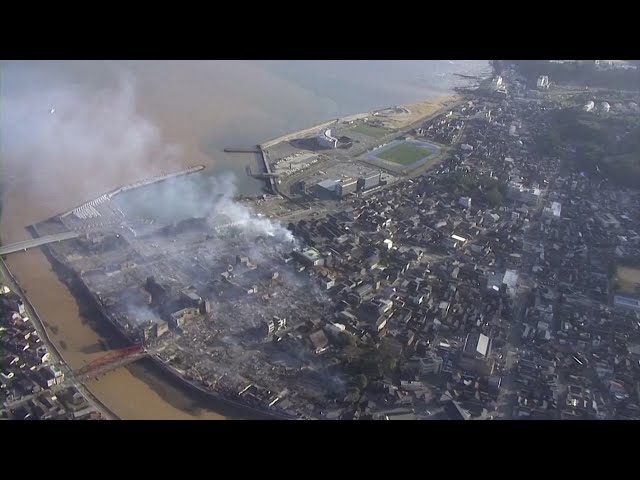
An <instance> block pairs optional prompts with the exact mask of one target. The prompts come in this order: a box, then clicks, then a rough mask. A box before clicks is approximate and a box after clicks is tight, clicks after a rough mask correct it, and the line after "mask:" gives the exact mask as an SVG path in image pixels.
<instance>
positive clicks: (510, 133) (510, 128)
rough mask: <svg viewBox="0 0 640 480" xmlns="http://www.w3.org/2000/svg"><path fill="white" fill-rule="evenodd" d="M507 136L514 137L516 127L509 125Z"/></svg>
mask: <svg viewBox="0 0 640 480" xmlns="http://www.w3.org/2000/svg"><path fill="white" fill-rule="evenodd" d="M509 135H511V136H512V137H515V136H516V126H515V125H511V126H510V127H509Z"/></svg>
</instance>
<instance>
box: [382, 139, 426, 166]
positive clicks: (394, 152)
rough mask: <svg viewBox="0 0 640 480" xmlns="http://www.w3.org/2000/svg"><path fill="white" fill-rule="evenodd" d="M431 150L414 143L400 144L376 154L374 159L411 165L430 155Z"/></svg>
mask: <svg viewBox="0 0 640 480" xmlns="http://www.w3.org/2000/svg"><path fill="white" fill-rule="evenodd" d="M431 153H432V150H431V149H430V148H428V147H426V146H424V147H422V146H420V145H416V144H414V143H401V144H400V145H396V146H395V147H392V148H390V149H388V150H385V151H384V152H382V153H380V154H377V155H376V157H379V158H382V159H383V160H388V161H390V162H393V163H397V164H399V165H411V164H412V163H415V162H417V161H418V160H422V159H423V158H425V157H428V156H429V155H431Z"/></svg>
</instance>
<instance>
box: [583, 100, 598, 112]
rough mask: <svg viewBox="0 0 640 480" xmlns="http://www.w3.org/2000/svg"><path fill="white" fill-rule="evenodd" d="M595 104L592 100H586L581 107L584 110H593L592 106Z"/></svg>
mask: <svg viewBox="0 0 640 480" xmlns="http://www.w3.org/2000/svg"><path fill="white" fill-rule="evenodd" d="M595 106H596V104H595V103H594V102H593V101H590V102H587V104H586V105H585V106H584V107H583V108H584V111H585V112H590V111H591V110H593V107H595Z"/></svg>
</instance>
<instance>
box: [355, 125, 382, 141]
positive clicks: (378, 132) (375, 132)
mask: <svg viewBox="0 0 640 480" xmlns="http://www.w3.org/2000/svg"><path fill="white" fill-rule="evenodd" d="M351 130H353V131H354V132H356V133H361V134H362V135H367V136H368V137H373V138H381V137H384V136H385V135H388V134H389V133H391V132H390V131H389V130H387V129H386V128H382V127H374V126H373V125H367V124H366V123H360V124H358V125H356V126H355V127H353V128H351Z"/></svg>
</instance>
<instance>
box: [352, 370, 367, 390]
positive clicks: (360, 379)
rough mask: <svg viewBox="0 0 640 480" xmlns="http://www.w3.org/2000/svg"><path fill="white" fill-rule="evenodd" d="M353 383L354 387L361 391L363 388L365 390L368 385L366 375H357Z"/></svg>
mask: <svg viewBox="0 0 640 480" xmlns="http://www.w3.org/2000/svg"><path fill="white" fill-rule="evenodd" d="M354 383H355V386H356V387H358V388H359V389H360V390H361V391H362V390H364V389H365V388H367V385H368V384H369V379H368V378H367V376H366V375H364V374H362V373H361V374H359V375H356V378H355V382H354Z"/></svg>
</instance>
